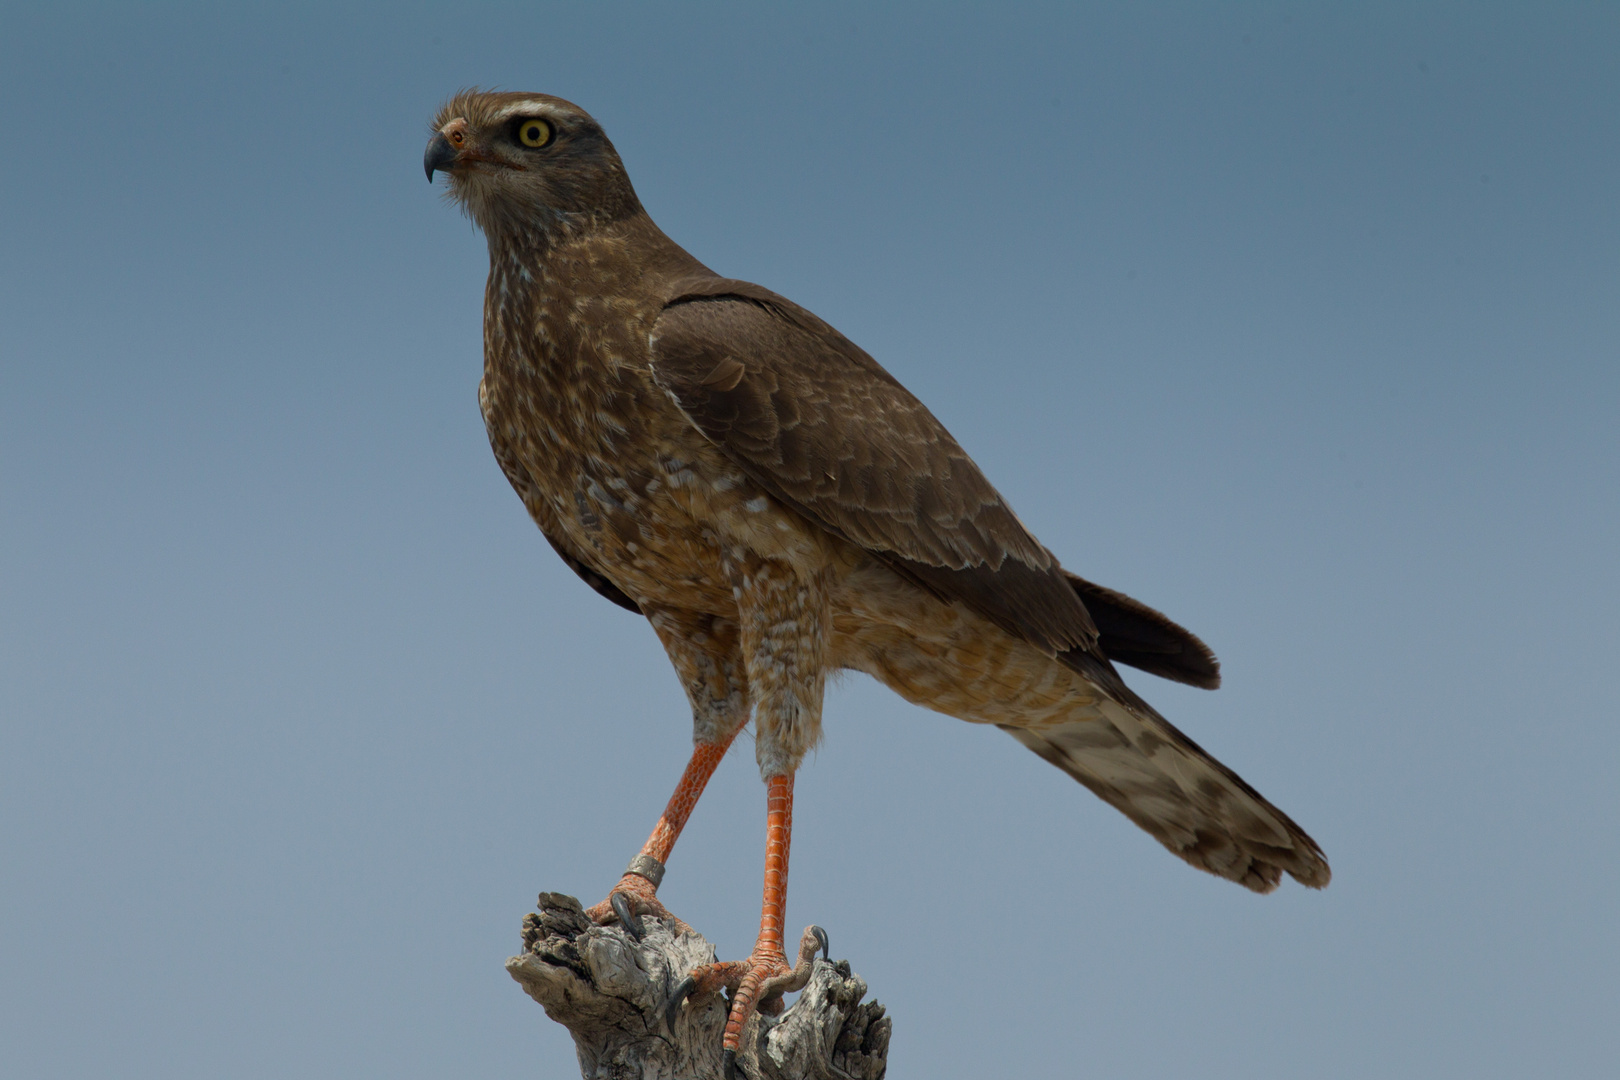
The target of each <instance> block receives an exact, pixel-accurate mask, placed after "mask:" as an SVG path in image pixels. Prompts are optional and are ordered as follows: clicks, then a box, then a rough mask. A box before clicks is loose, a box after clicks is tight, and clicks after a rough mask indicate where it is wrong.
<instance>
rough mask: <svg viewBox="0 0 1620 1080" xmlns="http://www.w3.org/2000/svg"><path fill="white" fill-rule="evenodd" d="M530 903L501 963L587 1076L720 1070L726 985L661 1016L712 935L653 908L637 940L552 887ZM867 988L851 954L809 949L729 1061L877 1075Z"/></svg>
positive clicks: (679, 1075) (788, 1078)
mask: <svg viewBox="0 0 1620 1080" xmlns="http://www.w3.org/2000/svg"><path fill="white" fill-rule="evenodd" d="M537 906H538V907H539V908H540V913H539V914H538V915H528V916H525V918H524V920H523V954H522V955H521V956H514V957H512V958H511V959H510V960H508V961H507V962H506V970H507V971H508V972H510V973H511V975H512V978H514V979H516V980H517V981H518V983H519V984H521V985H522V987H523V989H524V990H525V991H527V993H528V995H529V996H530V997H532V998H534V1000H536V1001H538V1002H539V1003H540V1004H541V1005H542V1006H544V1008H545V1010H546V1015H547V1016H549V1017H551V1018H552V1019H553V1020H555V1021H557V1023H559V1024H561V1025H563V1026H564V1027H566V1028H567V1029H568V1031H569V1033H570V1034H572V1035H573V1036H574V1045H575V1047H576V1048H577V1049H578V1052H579V1067H580V1072H581V1074H582V1075H583V1076H584V1077H585V1080H722V1074H721V1064H720V1040H721V1036H722V1034H723V1032H724V1030H725V1026H726V1012H727V1007H728V1006H727V1001H726V998H725V996H724V995H723V994H718V993H717V994H711V995H709V997H708V998H707V999H692V1000H689V1001H688V1002H687V1003H686V1005H685V1007H684V1008H683V1009H682V1010H681V1012H680V1014H679V1016H678V1018H677V1019H676V1021H675V1024H674V1027H673V1029H671V1027H670V1026H669V1025H667V1024H666V1023H665V1020H664V1016H663V1013H664V1005H665V1003H666V1002H667V1001H668V1000H669V996H670V992H671V991H672V990H673V989H674V988H675V984H676V983H678V982H680V981H681V979H682V978H684V977H685V975H686V973H687V972H688V971H690V970H691V969H692V968H694V967H696V966H697V965H699V964H707V963H712V962H713V961H714V959H715V955H714V946H712V945H710V944H709V943H708V942H707V941H705V940H704V939H703V937H702V936H701V935H699V934H697V933H696V932H689V933H685V934H680V935H675V934H673V933H672V932H671V929H670V927H669V925H668V924H667V923H666V922H665V921H664V920H662V919H658V918H654V917H651V916H647V917H644V918H643V923H644V925H645V931H646V932H645V934H644V935H643V937H642V939H641V940H640V941H636V940H635V939H633V938H632V937H631V936H630V935H629V934H628V933H626V932H625V931H624V930H623V929H621V928H620V927H618V926H594V925H592V923H591V921H590V920H589V919H587V918H586V917H585V912H584V909H583V908H582V907H581V906H580V903H579V901H578V900H576V899H574V898H573V897H572V896H564V895H562V894H561V893H541V894H540V901H539V904H538V905H537ZM865 996H866V983H865V982H864V981H863V980H862V979H861V978H860V976H858V975H855V974H854V973H852V972H851V971H850V969H849V962H848V961H846V960H840V961H838V962H837V963H828V962H827V961H825V960H817V961H816V964H815V970H814V971H813V972H812V974H811V976H810V983H809V985H808V986H806V987H805V988H804V990H803V991H802V992H801V993H800V995H799V999H798V1000H797V1001H795V1002H794V1003H793V1004H792V1005H791V1006H789V1007H788V1009H787V1010H786V1011H785V1012H783V1013H782V1014H781V1015H780V1016H775V1017H772V1016H763V1015H758V1014H756V1015H755V1016H754V1018H753V1019H752V1020H750V1021H749V1022H748V1026H747V1027H746V1028H744V1029H743V1037H742V1045H741V1047H739V1049H738V1051H737V1063H738V1065H740V1066H741V1067H742V1071H743V1073H744V1074H745V1075H746V1076H748V1077H749V1078H750V1080H881V1078H882V1076H883V1073H884V1070H885V1068H886V1067H887V1064H888V1054H889V1032H890V1028H891V1021H890V1020H889V1018H888V1017H887V1016H885V1015H884V1009H883V1006H882V1005H879V1004H878V1003H877V1002H875V1001H869V1002H866V1003H865V1004H862V1003H861V998H863V997H865Z"/></svg>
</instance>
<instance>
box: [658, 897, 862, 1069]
mask: <svg viewBox="0 0 1620 1080" xmlns="http://www.w3.org/2000/svg"><path fill="white" fill-rule="evenodd" d="M827 950H828V945H827V931H825V930H823V929H822V928H821V927H819V926H807V927H805V928H804V934H803V935H802V936H801V937H800V938H799V960H798V963H796V964H795V965H794V966H792V967H788V963H787V958H786V957H785V956H783V955H782V952H781V950H780V949H778V948H773V947H772V944H771V943H768V942H766V941H764V940H761V941H759V942H757V943H756V944H755V945H754V951H753V953H752V954H750V955H749V957H748V959H746V960H730V961H727V962H725V963H719V964H704V965H702V966H701V967H696V968H693V969H692V971H691V973H690V974H688V975H687V976H686V978H684V979H682V980H681V981H680V982H679V983H678V984H676V987H675V991H674V993H672V994H671V995H670V997H669V1001H668V1002H667V1003H666V1004H665V1005H664V1021H665V1023H666V1024H668V1026H669V1027H671V1028H673V1027H674V1026H675V1020H676V1018H677V1017H678V1016H680V1013H681V1006H682V1004H683V1003H684V1002H685V1001H686V1000H687V999H688V998H701V997H705V996H707V995H709V994H712V993H714V992H715V991H716V990H720V989H722V988H724V989H726V990H728V991H730V992H731V1013H730V1015H729V1016H728V1017H727V1018H726V1034H725V1050H724V1054H723V1058H724V1062H725V1075H726V1080H736V1078H739V1077H741V1076H742V1073H741V1072H740V1071H739V1070H738V1068H737V1045H738V1043H739V1042H740V1041H741V1039H742V1029H743V1027H744V1025H746V1024H747V1023H748V1018H749V1017H751V1016H753V1015H754V1012H755V1010H756V1009H757V1010H758V1011H759V1012H762V1013H764V1014H765V1015H766V1016H777V1015H780V1014H781V1012H782V1010H783V1008H784V1007H785V1006H784V1005H783V1002H782V995H783V994H790V993H792V992H793V991H795V990H803V989H804V987H805V984H806V983H808V982H809V981H810V972H811V970H812V969H813V968H814V967H815V961H816V953H817V952H818V951H819V952H821V953H822V954H823V955H824V956H826V957H827V958H828V959H829V960H830V959H831V954H830V953H829V952H828V951H827Z"/></svg>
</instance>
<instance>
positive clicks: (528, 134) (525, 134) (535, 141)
mask: <svg viewBox="0 0 1620 1080" xmlns="http://www.w3.org/2000/svg"><path fill="white" fill-rule="evenodd" d="M517 134H518V142H520V143H522V144H523V145H524V146H532V147H541V146H544V145H546V143H548V142H550V141H551V125H550V124H548V123H546V122H545V121H544V120H525V121H523V122H522V123H520V124H519V125H518V132H517Z"/></svg>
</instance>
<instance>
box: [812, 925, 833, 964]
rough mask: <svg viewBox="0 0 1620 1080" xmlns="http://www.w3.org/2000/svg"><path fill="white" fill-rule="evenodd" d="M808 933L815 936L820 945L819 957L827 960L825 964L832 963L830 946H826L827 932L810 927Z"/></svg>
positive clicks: (817, 927) (816, 927)
mask: <svg viewBox="0 0 1620 1080" xmlns="http://www.w3.org/2000/svg"><path fill="white" fill-rule="evenodd" d="M810 932H811V933H812V934H814V935H816V940H817V941H819V942H820V943H821V955H822V956H824V957H826V958H827V963H829V964H830V963H832V946H831V945H829V944H827V931H825V930H823V929H822V928H821V927H819V926H812V927H811V928H810Z"/></svg>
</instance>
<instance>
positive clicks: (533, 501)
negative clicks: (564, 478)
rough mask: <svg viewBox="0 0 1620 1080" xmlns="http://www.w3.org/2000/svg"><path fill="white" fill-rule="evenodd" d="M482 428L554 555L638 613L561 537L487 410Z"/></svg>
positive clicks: (633, 604)
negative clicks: (499, 434) (497, 431)
mask: <svg viewBox="0 0 1620 1080" xmlns="http://www.w3.org/2000/svg"><path fill="white" fill-rule="evenodd" d="M479 396H480V398H482V396H483V395H482V394H480V395H479ZM484 427H485V430H486V431H487V432H488V433H489V448H490V449H491V450H493V451H494V452H495V461H496V463H498V464H499V465H500V467H501V472H502V473H503V474H505V476H506V482H507V483H509V484H511V485H512V490H513V491H515V492H517V495H518V498H520V499H522V500H523V505H524V507H525V508H526V509H527V510H528V511H529V516H530V517H531V518H533V519H534V523H535V525H536V526H538V527H539V529H540V535H541V536H543V537H545V538H546V542H547V543H549V544H550V545H551V550H553V551H555V552H556V553H557V555H558V557H559V558H561V559H562V561H563V562H564V563H566V564H567V566H568V569H570V570H572V571H573V572H574V573H576V574H578V575H579V577H580V580H581V581H583V582H585V584H587V585H589V586H590V587H591V588H593V589H595V590H596V592H597V593H598V595H601V596H604V597H606V598H607V599H609V600H611V601H613V602H614V603H615V604H618V605H619V606H620V607H622V608H624V609H625V610H626V611H633V612H635V613H636V614H637V615H640V614H642V611H641V606H640V605H639V604H637V603H636V602H635V601H634V600H632V599H630V597H628V596H626V595H625V594H624V590H622V589H620V588H619V587H618V586H617V585H615V584H613V582H612V581H610V580H608V577H607V575H606V574H603V573H602V572H601V571H599V570H597V569H596V568H595V567H593V566H592V565H591V564H590V563H588V562H586V561H585V558H584V556H583V555H582V554H580V553H579V552H578V551H577V550H576V549H575V548H574V547H573V545H572V544H569V543H568V542H567V541H566V540H565V539H563V538H562V537H563V531H562V530H561V529H559V528H558V527H557V525H556V523H555V522H552V521H551V520H550V515H549V513H548V512H547V510H546V501H545V498H544V497H543V496H542V495H541V494H540V492H539V490H538V489H537V488H536V487H535V485H534V481H533V479H532V478H531V477H530V476H529V475H528V473H527V472H525V471H524V469H523V466H522V464H520V463H519V461H518V456H517V455H516V454H515V453H513V452H512V449H511V447H509V446H507V445H506V444H505V442H504V441H502V440H501V439H500V438H499V437H498V436H497V435H496V433H495V428H494V426H493V425H492V424H490V422H489V416H488V414H487V413H486V414H485V417H484ZM548 525H549V526H550V527H549V528H548V527H547V526H548Z"/></svg>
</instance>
